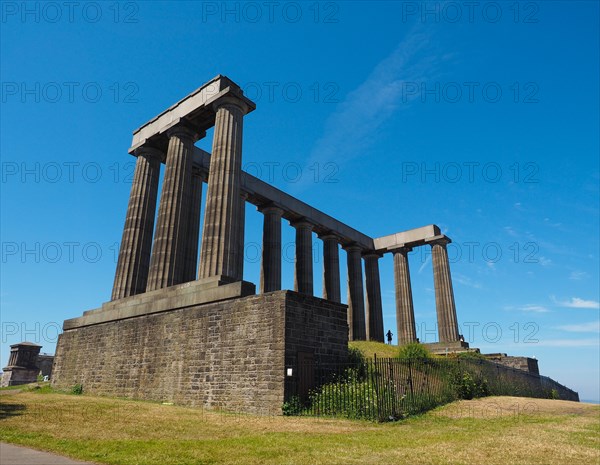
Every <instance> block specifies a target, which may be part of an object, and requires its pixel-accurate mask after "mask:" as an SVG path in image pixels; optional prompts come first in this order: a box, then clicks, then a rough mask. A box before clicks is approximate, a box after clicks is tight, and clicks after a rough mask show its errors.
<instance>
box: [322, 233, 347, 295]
mask: <svg viewBox="0 0 600 465" xmlns="http://www.w3.org/2000/svg"><path fill="white" fill-rule="evenodd" d="M321 239H322V240H323V298H324V299H327V300H332V301H333V302H341V301H342V296H341V291H340V249H339V246H338V241H339V239H338V237H337V236H334V235H333V234H330V235H325V236H321Z"/></svg>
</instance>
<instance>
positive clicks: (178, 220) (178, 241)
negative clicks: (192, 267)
mask: <svg viewBox="0 0 600 465" xmlns="http://www.w3.org/2000/svg"><path fill="white" fill-rule="evenodd" d="M168 136H169V149H168V151H167V161H166V168H165V177H164V180H163V187H162V192H161V195H160V205H159V208H158V223H157V225H156V234H155V235H154V244H153V246H152V258H151V260H150V275H149V277H148V286H147V290H148V291H153V290H155V289H162V288H164V287H168V286H173V285H175V284H179V283H182V282H183V272H184V269H185V261H186V253H187V252H188V240H187V234H188V224H189V217H190V206H191V203H192V156H193V151H194V142H195V140H196V139H197V137H198V135H197V134H196V133H194V132H193V131H191V130H190V129H188V128H186V127H184V126H175V127H174V128H172V129H170V130H169V132H168Z"/></svg>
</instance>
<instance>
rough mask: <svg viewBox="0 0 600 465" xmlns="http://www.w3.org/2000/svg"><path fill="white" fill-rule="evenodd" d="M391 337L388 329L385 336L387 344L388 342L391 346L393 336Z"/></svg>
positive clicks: (390, 331) (391, 334)
mask: <svg viewBox="0 0 600 465" xmlns="http://www.w3.org/2000/svg"><path fill="white" fill-rule="evenodd" d="M393 335H394V334H393V333H392V330H391V329H388V332H387V334H386V336H387V342H388V344H391V343H392V336H393Z"/></svg>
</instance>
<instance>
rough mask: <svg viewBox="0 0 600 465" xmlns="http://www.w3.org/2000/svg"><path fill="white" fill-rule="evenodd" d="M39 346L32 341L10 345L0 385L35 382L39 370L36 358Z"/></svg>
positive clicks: (37, 357)
mask: <svg viewBox="0 0 600 465" xmlns="http://www.w3.org/2000/svg"><path fill="white" fill-rule="evenodd" d="M41 348H42V346H40V345H38V344H34V343H32V342H21V343H19V344H13V345H11V346H10V356H9V358H8V365H7V366H5V367H4V368H3V369H2V371H3V372H2V379H1V380H0V387H6V386H16V385H19V384H27V383H33V382H35V380H36V379H37V375H38V373H39V372H40V367H39V360H38V359H39V353H40V349H41Z"/></svg>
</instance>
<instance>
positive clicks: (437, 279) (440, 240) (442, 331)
mask: <svg viewBox="0 0 600 465" xmlns="http://www.w3.org/2000/svg"><path fill="white" fill-rule="evenodd" d="M449 242H450V238H448V237H446V236H441V237H437V238H435V239H434V240H432V241H431V242H430V244H431V257H432V262H433V284H434V287H435V307H436V311H437V320H438V332H439V341H440V342H454V341H458V340H459V338H460V335H459V333H458V320H457V318H456V305H455V304H454V290H453V289H452V277H451V276H450V263H449V261H448V251H447V250H446V245H447V244H448V243H449Z"/></svg>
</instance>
